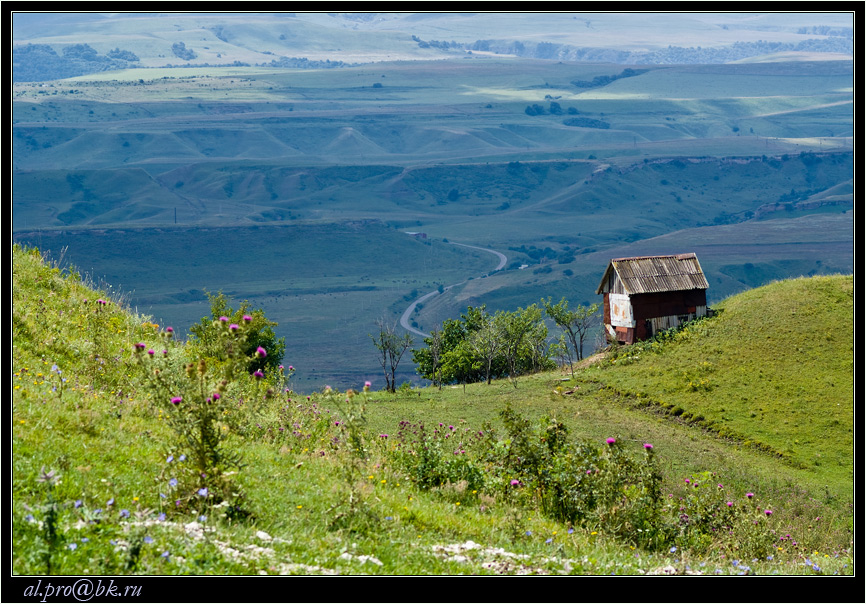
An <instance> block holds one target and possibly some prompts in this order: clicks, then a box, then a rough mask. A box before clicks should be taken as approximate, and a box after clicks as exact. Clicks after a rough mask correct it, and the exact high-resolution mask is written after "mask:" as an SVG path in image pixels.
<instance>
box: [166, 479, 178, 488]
mask: <svg viewBox="0 0 866 604" xmlns="http://www.w3.org/2000/svg"><path fill="white" fill-rule="evenodd" d="M168 486H170V487H176V486H177V478H172V479H171V480H169V481H168Z"/></svg>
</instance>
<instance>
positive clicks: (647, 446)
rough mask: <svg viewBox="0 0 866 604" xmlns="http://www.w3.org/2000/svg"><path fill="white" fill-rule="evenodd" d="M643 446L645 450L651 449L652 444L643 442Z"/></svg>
mask: <svg viewBox="0 0 866 604" xmlns="http://www.w3.org/2000/svg"><path fill="white" fill-rule="evenodd" d="M643 448H644V449H646V450H647V451H651V450H652V448H653V446H652V445H651V444H649V443H644V444H643Z"/></svg>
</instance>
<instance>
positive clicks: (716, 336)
mask: <svg viewBox="0 0 866 604" xmlns="http://www.w3.org/2000/svg"><path fill="white" fill-rule="evenodd" d="M717 310H718V311H719V312H720V313H721V314H720V315H719V316H717V317H714V318H712V319H708V320H705V321H703V322H702V323H700V324H697V325H695V326H694V327H691V328H689V329H686V330H684V331H683V332H682V333H680V334H678V335H677V336H676V337H675V339H674V342H675V344H674V345H666V346H664V347H663V354H656V353H654V350H653V348H654V347H653V346H643V347H635V349H633V350H629V351H627V352H625V353H623V355H622V356H621V357H617V358H616V359H614V360H612V361H611V362H610V364H609V365H606V366H602V367H599V368H593V369H591V370H588V371H587V372H586V373H585V377H587V378H589V379H593V378H597V379H599V380H601V381H602V382H603V383H605V384H606V385H607V386H609V387H613V388H616V389H617V390H619V391H621V392H624V393H628V395H629V396H630V397H633V398H637V399H641V400H644V399H646V404H647V405H649V406H652V405H657V406H659V407H661V408H663V409H666V410H667V411H669V412H670V413H672V414H673V415H676V416H678V417H680V418H681V419H682V420H683V421H686V422H691V423H695V424H698V425H701V426H705V427H709V428H710V429H711V430H712V431H714V432H717V433H718V434H720V435H722V436H731V437H737V438H739V439H740V440H741V442H744V443H745V444H746V445H747V446H748V445H749V444H752V445H754V446H758V447H760V446H763V447H764V448H766V449H768V450H769V451H771V452H772V453H774V454H777V455H779V456H780V457H781V458H783V459H785V460H787V461H788V462H790V463H792V464H794V465H797V466H800V467H809V468H812V469H813V470H814V471H815V472H816V473H819V474H820V475H821V476H822V479H825V480H827V481H828V483H837V484H845V483H846V480H852V479H853V471H854V467H853V458H852V456H851V452H852V450H853V446H854V432H853V425H852V423H851V419H852V418H853V414H854V381H853V377H854V346H853V342H852V341H851V339H850V337H849V336H848V333H849V332H848V329H847V327H846V326H848V325H850V321H851V320H852V318H853V316H854V279H853V277H851V276H848V277H842V276H827V277H813V278H808V279H802V278H801V279H794V280H788V281H782V282H778V283H773V284H770V285H767V286H764V287H762V288H757V289H753V290H749V291H747V292H743V293H742V294H739V295H738V296H735V297H733V298H729V299H727V300H724V301H723V302H722V303H720V304H719V305H718V306H717ZM614 366H615V368H614Z"/></svg>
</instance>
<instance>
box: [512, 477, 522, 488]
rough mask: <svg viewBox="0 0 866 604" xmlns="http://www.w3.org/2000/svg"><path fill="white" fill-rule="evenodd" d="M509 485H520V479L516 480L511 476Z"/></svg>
mask: <svg viewBox="0 0 866 604" xmlns="http://www.w3.org/2000/svg"><path fill="white" fill-rule="evenodd" d="M511 486H513V487H516V486H520V481H519V480H517V479H516V478H513V479H512V480H511Z"/></svg>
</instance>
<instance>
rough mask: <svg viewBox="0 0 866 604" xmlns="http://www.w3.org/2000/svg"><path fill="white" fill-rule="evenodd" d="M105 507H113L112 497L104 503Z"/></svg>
mask: <svg viewBox="0 0 866 604" xmlns="http://www.w3.org/2000/svg"><path fill="white" fill-rule="evenodd" d="M105 505H107V506H108V507H111V506H113V505H114V497H112V498H111V499H109V500H108V501H106V502H105Z"/></svg>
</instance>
